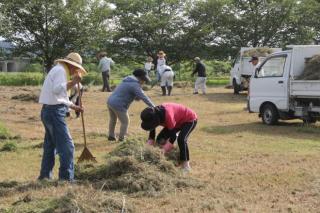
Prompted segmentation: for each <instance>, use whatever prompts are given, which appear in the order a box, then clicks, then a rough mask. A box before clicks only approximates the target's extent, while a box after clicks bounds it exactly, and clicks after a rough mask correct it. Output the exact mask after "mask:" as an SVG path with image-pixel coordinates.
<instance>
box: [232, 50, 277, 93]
mask: <svg viewBox="0 0 320 213" xmlns="http://www.w3.org/2000/svg"><path fill="white" fill-rule="evenodd" d="M252 49H256V48H253V47H241V49H240V52H239V54H238V56H237V57H236V59H235V60H234V62H233V65H232V68H231V71H230V85H232V87H233V91H234V94H239V92H241V91H244V90H247V89H248V87H249V80H250V78H251V76H252V74H253V73H254V67H253V65H252V64H251V63H250V62H249V61H250V59H251V57H246V56H244V53H245V52H246V51H248V50H252ZM271 49H272V51H273V52H277V51H281V48H271ZM264 58H265V57H259V61H262V60H263V59H264Z"/></svg>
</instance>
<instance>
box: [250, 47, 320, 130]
mask: <svg viewBox="0 0 320 213" xmlns="http://www.w3.org/2000/svg"><path fill="white" fill-rule="evenodd" d="M315 54H320V46H319V45H305V46H299V45H295V46H289V50H287V51H281V52H277V53H274V54H271V55H270V56H268V57H267V58H266V59H265V60H263V61H262V63H261V64H260V66H258V67H257V69H256V70H255V72H254V75H252V76H251V79H250V91H249V95H248V110H249V112H255V113H259V116H260V117H261V118H262V121H263V123H265V124H268V125H273V124H276V123H277V121H278V120H279V119H282V120H287V119H295V118H299V119H302V120H303V121H305V122H312V123H314V122H316V120H317V119H318V118H319V117H320V114H319V112H320V110H318V107H320V80H316V81H310V80H296V78H297V76H300V75H301V74H302V72H303V71H304V67H305V61H306V60H307V59H308V58H311V57H312V56H313V55H315Z"/></svg>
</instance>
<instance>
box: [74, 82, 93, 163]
mask: <svg viewBox="0 0 320 213" xmlns="http://www.w3.org/2000/svg"><path fill="white" fill-rule="evenodd" d="M78 91H79V104H80V107H82V101H81V96H82V94H81V90H80V84H79V83H78ZM81 121H82V130H83V139H84V148H83V151H82V153H81V155H80V157H79V158H78V163H81V162H83V161H93V162H97V160H96V158H95V157H94V156H93V155H92V154H91V152H90V150H89V149H88V147H87V137H86V128H85V126H84V117H83V112H81Z"/></svg>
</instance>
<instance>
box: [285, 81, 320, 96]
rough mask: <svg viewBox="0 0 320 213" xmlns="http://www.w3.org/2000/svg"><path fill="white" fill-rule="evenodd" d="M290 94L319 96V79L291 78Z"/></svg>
mask: <svg viewBox="0 0 320 213" xmlns="http://www.w3.org/2000/svg"><path fill="white" fill-rule="evenodd" d="M290 96H294V97H297V98H320V80H291V82H290Z"/></svg>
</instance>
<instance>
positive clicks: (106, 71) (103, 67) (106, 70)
mask: <svg viewBox="0 0 320 213" xmlns="http://www.w3.org/2000/svg"><path fill="white" fill-rule="evenodd" d="M98 59H99V65H98V69H99V70H100V71H101V73H102V80H103V87H102V90H101V91H102V92H104V91H105V89H107V92H111V89H110V85H109V79H110V72H111V66H112V65H113V64H114V61H113V60H112V59H111V58H108V57H107V53H106V52H101V53H99V54H98Z"/></svg>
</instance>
